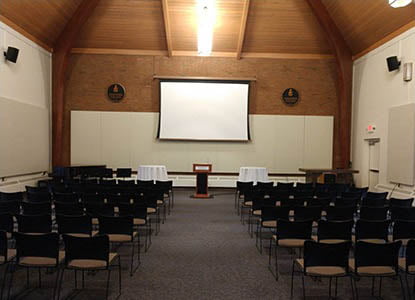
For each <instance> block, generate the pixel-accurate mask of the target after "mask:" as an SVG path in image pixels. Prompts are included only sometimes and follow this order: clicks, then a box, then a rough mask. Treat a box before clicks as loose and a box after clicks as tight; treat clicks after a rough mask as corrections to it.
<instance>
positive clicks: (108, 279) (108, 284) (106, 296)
mask: <svg viewBox="0 0 415 300" xmlns="http://www.w3.org/2000/svg"><path fill="white" fill-rule="evenodd" d="M110 278H111V269H109V268H108V276H107V288H106V294H105V299H108V292H109V288H110Z"/></svg>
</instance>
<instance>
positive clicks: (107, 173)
mask: <svg viewBox="0 0 415 300" xmlns="http://www.w3.org/2000/svg"><path fill="white" fill-rule="evenodd" d="M102 175H103V176H102V177H104V178H112V176H113V171H112V169H111V168H105V169H104V171H103V174H102Z"/></svg>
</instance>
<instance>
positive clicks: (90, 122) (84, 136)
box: [71, 111, 102, 165]
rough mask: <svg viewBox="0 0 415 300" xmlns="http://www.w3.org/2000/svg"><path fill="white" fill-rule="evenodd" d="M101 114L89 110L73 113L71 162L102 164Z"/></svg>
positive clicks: (76, 163) (74, 163)
mask: <svg viewBox="0 0 415 300" xmlns="http://www.w3.org/2000/svg"><path fill="white" fill-rule="evenodd" d="M101 149H102V147H101V114H99V113H96V112H88V111H76V112H72V113H71V164H73V165H86V164H100V163H101V162H102V154H101Z"/></svg>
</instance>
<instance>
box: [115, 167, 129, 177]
mask: <svg viewBox="0 0 415 300" xmlns="http://www.w3.org/2000/svg"><path fill="white" fill-rule="evenodd" d="M131 172H132V170H131V168H118V169H117V172H116V176H117V177H118V178H127V177H131Z"/></svg>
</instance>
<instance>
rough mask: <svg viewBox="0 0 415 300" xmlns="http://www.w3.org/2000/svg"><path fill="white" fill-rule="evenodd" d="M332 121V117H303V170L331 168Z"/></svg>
mask: <svg viewBox="0 0 415 300" xmlns="http://www.w3.org/2000/svg"><path fill="white" fill-rule="evenodd" d="M333 121H334V119H333V117H317V116H306V117H305V123H304V131H305V134H304V168H331V166H332V157H333V147H332V145H333Z"/></svg>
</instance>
